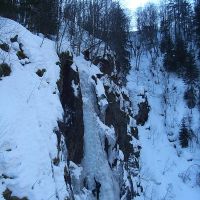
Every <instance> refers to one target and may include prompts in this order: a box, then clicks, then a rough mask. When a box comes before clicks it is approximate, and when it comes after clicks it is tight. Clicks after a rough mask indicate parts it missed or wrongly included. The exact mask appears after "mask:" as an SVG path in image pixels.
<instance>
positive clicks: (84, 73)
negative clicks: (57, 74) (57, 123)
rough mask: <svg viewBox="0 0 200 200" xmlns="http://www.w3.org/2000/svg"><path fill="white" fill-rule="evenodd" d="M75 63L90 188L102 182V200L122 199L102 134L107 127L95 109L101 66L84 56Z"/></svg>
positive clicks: (84, 164)
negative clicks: (96, 83) (95, 83)
mask: <svg viewBox="0 0 200 200" xmlns="http://www.w3.org/2000/svg"><path fill="white" fill-rule="evenodd" d="M75 64H76V66H77V67H78V70H79V76H80V86H81V92H82V98H83V120H84V158H83V169H84V174H85V176H86V177H87V180H88V184H89V185H88V186H89V188H90V189H95V179H96V181H98V182H100V183H101V188H100V199H101V200H108V199H109V200H118V199H119V186H118V184H117V182H116V180H115V177H114V176H113V174H112V171H111V169H110V166H109V165H108V160H107V157H106V153H105V151H104V148H103V147H104V145H103V144H102V142H101V134H102V131H103V130H105V128H103V127H102V126H101V125H100V124H99V118H98V116H97V114H96V112H95V108H94V105H95V104H96V103H95V101H96V96H95V95H96V94H95V92H94V91H95V89H94V85H93V80H92V78H91V76H92V75H96V74H100V73H101V72H100V71H99V68H98V67H97V66H95V65H91V64H90V63H89V62H87V61H85V60H84V59H83V57H82V56H79V57H77V58H75ZM99 92H100V91H99ZM107 128H108V129H109V127H107ZM105 134H106V133H105Z"/></svg>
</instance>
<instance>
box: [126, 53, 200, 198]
mask: <svg viewBox="0 0 200 200" xmlns="http://www.w3.org/2000/svg"><path fill="white" fill-rule="evenodd" d="M127 86H128V89H129V92H130V96H131V99H132V102H133V110H134V111H135V112H137V104H138V103H139V102H141V95H144V96H146V97H147V99H148V103H149V106H150V112H149V118H148V121H147V122H146V123H145V124H144V126H139V127H138V128H139V140H140V142H141V147H142V149H141V155H140V164H141V166H140V167H141V171H140V179H141V182H142V186H143V189H144V192H143V195H142V196H141V197H138V199H152V200H160V199H165V200H170V199H174V200H188V199H192V200H199V199H200V188H199V180H200V177H199V173H200V160H199V154H200V147H199V143H198V141H197V140H196V139H197V138H193V139H194V140H192V141H191V143H190V144H189V147H188V148H181V146H180V141H179V132H180V128H181V123H182V120H183V118H189V119H190V120H191V121H190V126H191V128H192V130H194V134H195V135H196V136H195V137H199V125H200V115H199V111H198V108H197V107H195V108H194V109H192V111H191V110H190V109H189V108H188V107H187V105H186V103H185V101H184V92H185V90H186V89H187V87H186V85H185V84H184V82H183V80H182V79H181V78H177V77H176V76H175V75H173V74H168V73H167V72H165V70H164V69H163V67H162V58H158V59H157V63H156V65H155V66H152V64H151V62H150V57H148V56H147V55H143V56H142V58H141V64H140V69H139V71H138V70H136V69H135V59H134V58H133V60H132V69H131V72H130V74H129V76H128V85H127Z"/></svg>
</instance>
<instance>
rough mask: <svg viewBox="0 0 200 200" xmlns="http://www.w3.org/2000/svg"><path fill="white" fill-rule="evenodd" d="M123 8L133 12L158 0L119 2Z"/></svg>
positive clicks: (125, 0) (122, 0)
mask: <svg viewBox="0 0 200 200" xmlns="http://www.w3.org/2000/svg"><path fill="white" fill-rule="evenodd" d="M120 1H121V4H122V5H124V6H125V7H127V8H129V9H131V10H134V9H136V8H137V7H140V6H143V5H144V4H145V3H147V2H154V3H156V2H158V0H120Z"/></svg>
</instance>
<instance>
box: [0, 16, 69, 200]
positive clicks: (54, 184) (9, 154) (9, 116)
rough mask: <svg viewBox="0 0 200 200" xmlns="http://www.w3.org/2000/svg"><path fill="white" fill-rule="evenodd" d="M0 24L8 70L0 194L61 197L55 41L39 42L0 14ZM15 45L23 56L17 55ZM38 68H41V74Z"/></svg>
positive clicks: (0, 91) (2, 103) (0, 88)
mask: <svg viewBox="0 0 200 200" xmlns="http://www.w3.org/2000/svg"><path fill="white" fill-rule="evenodd" d="M0 23H1V24H3V26H2V28H1V30H0V39H1V41H2V42H5V43H6V44H8V45H9V49H10V50H9V52H5V51H3V50H1V49H0V63H2V62H5V63H7V64H9V65H10V67H11V70H12V72H11V75H10V76H8V77H3V78H2V80H0V163H1V164H0V174H1V178H0V182H1V184H0V199H4V198H3V197H2V192H3V191H5V189H6V188H8V189H9V190H11V191H12V195H15V196H18V197H27V198H28V199H32V200H42V199H43V200H44V199H45V200H46V199H58V198H59V199H64V197H66V196H67V195H68V194H67V190H66V186H65V181H64V162H61V163H60V164H59V165H58V166H55V165H54V164H53V159H55V158H56V157H57V153H58V150H57V138H56V134H55V133H54V129H55V128H56V127H57V120H58V119H59V118H61V117H62V107H61V104H60V101H59V97H58V90H57V85H56V81H57V79H59V67H58V66H57V65H56V62H57V61H58V57H57V55H56V52H55V44H54V42H52V41H50V40H48V39H45V40H44V41H43V44H42V40H43V39H42V38H40V37H38V36H36V35H33V34H32V33H30V32H29V31H28V30H26V29H25V28H24V27H22V26H21V25H19V24H18V23H16V22H14V21H11V20H7V19H3V18H0ZM16 35H18V38H17V41H16V42H14V43H12V42H11V41H10V38H11V37H14V36H16ZM20 48H21V49H22V50H23V51H24V53H25V55H26V56H27V57H28V58H25V59H21V60H20V59H19V58H18V56H17V55H16V54H17V52H18V51H20ZM38 69H46V72H45V73H44V75H43V76H42V77H39V76H38V75H37V74H36V71H37V70H38Z"/></svg>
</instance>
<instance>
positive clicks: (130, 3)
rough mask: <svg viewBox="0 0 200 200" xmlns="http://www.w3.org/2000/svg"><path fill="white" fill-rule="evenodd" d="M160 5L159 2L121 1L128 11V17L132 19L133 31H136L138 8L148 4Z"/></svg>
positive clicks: (151, 0) (144, 0)
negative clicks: (136, 12)
mask: <svg viewBox="0 0 200 200" xmlns="http://www.w3.org/2000/svg"><path fill="white" fill-rule="evenodd" d="M148 2H152V3H159V0H120V3H121V5H122V6H123V7H124V8H126V9H128V10H129V11H128V15H129V16H130V17H131V18H132V20H131V29H132V30H136V22H135V11H136V9H137V8H138V7H141V6H144V5H145V4H146V3H148Z"/></svg>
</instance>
